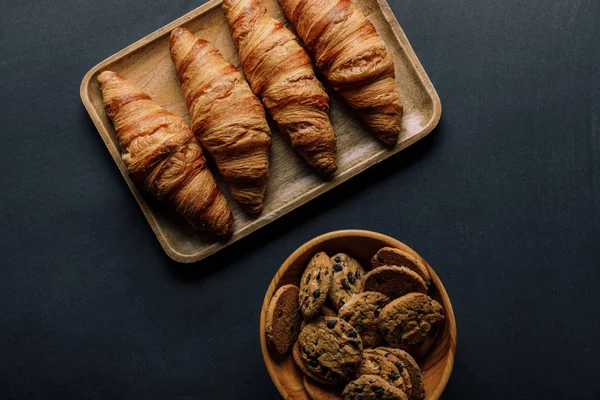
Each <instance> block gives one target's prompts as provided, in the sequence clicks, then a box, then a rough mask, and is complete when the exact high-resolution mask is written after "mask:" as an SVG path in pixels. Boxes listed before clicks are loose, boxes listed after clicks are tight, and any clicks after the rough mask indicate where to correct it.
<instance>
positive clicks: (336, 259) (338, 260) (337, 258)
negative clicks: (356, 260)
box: [334, 257, 342, 263]
mask: <svg viewBox="0 0 600 400" xmlns="http://www.w3.org/2000/svg"><path fill="white" fill-rule="evenodd" d="M334 261H335V262H336V263H339V262H340V261H342V259H341V258H339V257H336V258H335V260H334Z"/></svg>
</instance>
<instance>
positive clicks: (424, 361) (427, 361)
mask: <svg viewBox="0 0 600 400" xmlns="http://www.w3.org/2000/svg"><path fill="white" fill-rule="evenodd" d="M385 246H390V247H396V248H399V249H402V250H404V251H408V252H410V253H412V254H414V255H415V256H417V257H419V258H420V259H421V260H422V261H423V263H424V264H425V266H426V267H427V269H428V270H429V273H430V274H431V279H432V285H431V287H430V289H429V295H430V296H431V297H432V298H434V299H435V300H437V301H438V302H439V303H440V304H441V305H442V306H443V307H444V311H445V316H446V319H445V322H444V326H443V327H442V329H441V331H440V334H439V335H438V336H437V338H436V339H435V342H434V343H433V344H432V346H431V348H430V350H429V351H428V352H427V353H426V354H424V356H423V357H422V358H421V359H418V360H417V361H418V362H419V365H420V366H421V370H422V372H423V382H424V386H425V399H426V400H437V399H439V398H440V396H441V395H442V392H443V391H444V388H445V387H446V384H447V383H448V379H449V378H450V374H451V373H452V367H453V365H454V354H455V351H456V321H455V320H454V312H453V311H452V304H450V299H449V298H448V294H447V293H446V289H444V285H442V282H440V279H439V278H438V276H437V275H436V273H435V272H434V271H433V269H432V268H431V267H430V266H429V264H427V262H426V261H425V260H424V259H423V258H422V257H421V256H419V255H418V254H417V252H415V251H414V250H413V249H411V248H410V247H408V246H406V245H405V244H404V243H402V242H400V241H398V240H396V239H393V238H391V237H389V236H386V235H383V234H381V233H376V232H370V231H362V230H344V231H335V232H330V233H326V234H324V235H321V236H318V237H316V238H314V239H312V240H309V241H308V242H306V243H305V244H303V245H302V246H300V247H299V248H298V249H297V250H296V251H294V252H293V253H292V255H290V256H289V257H288V259H287V260H285V262H284V263H283V265H281V267H280V268H279V270H278V271H277V272H276V273H275V276H274V277H273V280H272V281H271V284H270V285H269V288H268V289H267V294H266V295H265V300H264V302H263V307H262V311H261V313H260V345H261V348H262V354H263V358H264V360H265V365H266V366H267V370H268V371H269V375H270V376H271V379H272V380H273V383H274V384H275V387H276V388H277V390H278V391H279V393H280V394H281V396H283V398H284V399H303V400H309V396H308V394H307V393H306V391H305V390H304V384H303V378H304V375H303V373H302V372H301V371H300V369H298V367H297V366H296V364H295V363H294V360H293V358H292V356H291V354H287V355H285V356H283V357H281V356H279V355H277V354H276V353H275V352H272V351H271V350H270V349H269V347H268V345H267V341H266V338H265V320H266V317H267V308H268V307H269V303H270V301H271V298H272V297H273V294H274V293H275V291H277V289H278V288H279V287H281V286H283V285H286V284H290V283H291V284H294V285H298V284H299V282H300V277H301V275H302V272H303V271H304V268H305V267H306V265H307V264H308V261H309V260H310V258H311V257H312V256H313V255H314V254H315V253H317V252H319V251H325V252H326V253H327V254H329V255H333V254H336V253H340V252H344V253H348V254H349V255H350V256H352V257H354V258H356V259H357V260H358V261H359V262H360V263H361V265H363V266H365V267H370V265H371V257H373V255H374V254H375V253H376V252H377V250H379V249H380V248H382V247H385ZM367 269H368V268H367Z"/></svg>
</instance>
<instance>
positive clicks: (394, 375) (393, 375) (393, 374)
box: [389, 371, 400, 381]
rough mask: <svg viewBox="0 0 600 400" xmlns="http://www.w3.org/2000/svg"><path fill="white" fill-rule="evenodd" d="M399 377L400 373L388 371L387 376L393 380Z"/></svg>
mask: <svg viewBox="0 0 600 400" xmlns="http://www.w3.org/2000/svg"><path fill="white" fill-rule="evenodd" d="M399 377H400V375H398V374H397V373H395V372H394V371H392V372H390V374H389V378H390V379H391V380H393V381H395V380H396V379H398V378H399Z"/></svg>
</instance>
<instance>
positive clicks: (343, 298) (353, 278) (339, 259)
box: [329, 253, 365, 310]
mask: <svg viewBox="0 0 600 400" xmlns="http://www.w3.org/2000/svg"><path fill="white" fill-rule="evenodd" d="M331 262H332V263H333V277H332V279H331V287H330V288H329V299H330V300H331V304H332V305H333V307H334V308H336V309H337V310H339V309H340V308H341V307H342V306H343V305H344V303H346V302H347V301H348V300H349V299H350V297H352V296H353V295H355V294H356V293H360V292H362V290H363V279H364V276H365V270H364V269H363V267H362V266H361V265H360V264H359V263H358V261H356V260H355V259H354V258H352V257H350V256H349V255H348V254H344V253H338V254H336V255H334V256H333V257H331Z"/></svg>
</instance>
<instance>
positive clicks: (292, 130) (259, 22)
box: [222, 0, 337, 175]
mask: <svg viewBox="0 0 600 400" xmlns="http://www.w3.org/2000/svg"><path fill="white" fill-rule="evenodd" d="M222 7H223V10H224V11H225V16H226V17H227V21H228V22H229V27H230V31H231V36H232V38H233V41H234V42H235V44H236V45H237V47H238V50H239V54H240V58H241V60H242V68H243V70H244V75H245V77H246V79H247V80H248V82H249V83H250V86H251V87H252V90H253V91H254V93H256V95H257V96H258V97H260V99H261V100H262V103H263V105H264V106H265V109H266V110H267V111H268V112H269V114H271V116H272V117H273V119H274V120H275V122H276V123H277V126H278V127H279V130H280V131H281V133H282V134H283V135H284V137H285V138H286V139H287V141H288V142H289V143H290V144H291V146H292V148H294V150H296V151H297V152H298V153H300V155H301V156H302V157H303V158H304V159H305V160H306V161H307V162H308V163H309V164H310V165H312V166H313V167H314V168H315V169H317V170H318V171H319V172H321V173H322V174H324V175H331V174H333V173H334V172H335V170H336V169H337V163H336V142H335V134H334V132H333V127H332V126H331V123H330V122H329V116H328V112H329V97H328V96H327V93H325V90H324V89H323V86H322V85H321V83H320V82H319V81H318V80H317V78H316V77H315V73H314V71H313V69H312V65H311V61H310V57H309V56H308V54H306V51H304V49H303V48H302V47H301V46H300V45H299V44H298V42H296V37H295V36H294V34H292V33H291V32H290V31H288V30H287V29H286V28H285V27H284V26H283V25H282V24H281V23H280V22H278V21H276V20H275V19H273V18H272V17H271V16H270V15H269V14H268V12H267V9H266V8H265V6H264V5H263V4H262V3H261V2H260V0H224V1H223V5H222Z"/></svg>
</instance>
